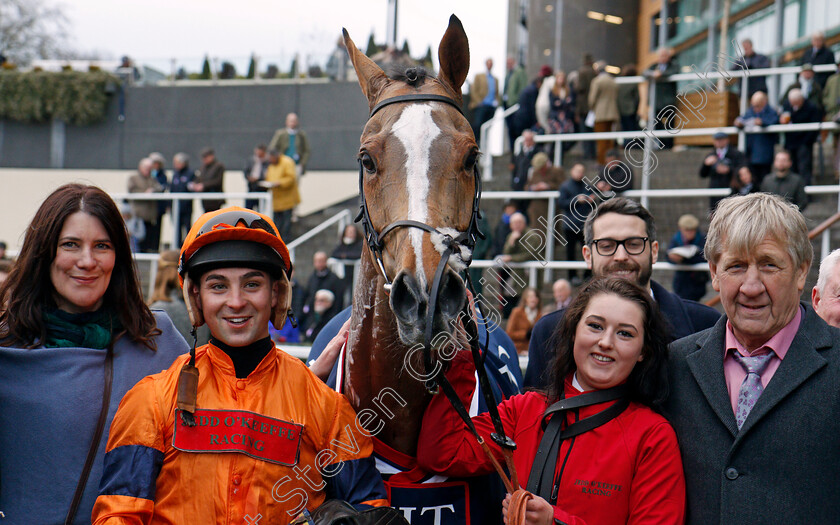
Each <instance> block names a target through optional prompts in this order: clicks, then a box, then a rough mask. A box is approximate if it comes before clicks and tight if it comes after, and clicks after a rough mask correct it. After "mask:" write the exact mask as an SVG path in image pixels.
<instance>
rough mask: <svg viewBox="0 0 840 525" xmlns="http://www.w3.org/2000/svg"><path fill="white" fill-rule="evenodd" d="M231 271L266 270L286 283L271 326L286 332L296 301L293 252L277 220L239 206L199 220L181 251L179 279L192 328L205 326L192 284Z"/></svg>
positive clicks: (204, 216) (215, 212)
mask: <svg viewBox="0 0 840 525" xmlns="http://www.w3.org/2000/svg"><path fill="white" fill-rule="evenodd" d="M230 267H245V268H254V269H257V270H262V271H264V272H266V273H268V274H269V275H271V277H272V278H274V279H278V280H280V281H281V283H282V284H283V286H281V297H280V300H279V301H278V303H277V308H276V309H275V311H274V313H273V315H272V317H271V322H272V324H273V325H274V327H275V328H277V329H280V328H282V327H283V324H284V323H285V322H286V314H287V312H288V311H289V307H290V305H291V298H292V294H291V290H290V286H289V276H290V275H291V272H292V261H291V259H290V258H289V250H288V248H286V243H284V242H283V239H281V238H280V233H279V232H278V231H277V227H276V226H275V225H274V222H273V221H272V220H271V218H269V217H267V216H266V215H263V214H262V213H258V212H255V211H252V210H248V209H245V208H240V207H237V206H231V207H228V208H223V209H221V210H218V211H213V212H209V213H205V214H204V215H202V216H201V217H199V219H198V220H197V221H196V222H195V224H193V226H192V228H190V232H189V233H188V234H187V238H186V239H185V240H184V244H183V246H182V247H181V255H180V257H179V259H178V275H179V276H180V280H181V288H182V289H183V292H184V300H185V301H186V303H187V310H188V313H189V315H190V321H191V322H192V325H193V326H201V325H202V324H204V318H203V316H202V315H201V311H200V310H199V309H198V308H197V298H196V297H195V294H194V293H193V290H192V288H193V286H191V284H192V281H194V280H197V279H198V278H199V277H200V276H201V275H202V274H204V273H205V272H207V271H209V270H213V269H216V268H230Z"/></svg>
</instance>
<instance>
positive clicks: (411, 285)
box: [391, 272, 426, 324]
mask: <svg viewBox="0 0 840 525" xmlns="http://www.w3.org/2000/svg"><path fill="white" fill-rule="evenodd" d="M391 309H392V310H393V311H394V315H396V316H397V318H398V319H399V320H400V321H403V322H406V323H412V324H414V323H417V322H418V320H420V319H422V317H423V316H425V315H426V301H425V299H423V296H422V293H421V292H420V287H419V286H418V284H417V280H416V279H415V278H414V277H413V276H411V275H410V274H408V273H404V272H403V273H400V274H399V275H397V278H396V279H394V284H393V286H392V287H391Z"/></svg>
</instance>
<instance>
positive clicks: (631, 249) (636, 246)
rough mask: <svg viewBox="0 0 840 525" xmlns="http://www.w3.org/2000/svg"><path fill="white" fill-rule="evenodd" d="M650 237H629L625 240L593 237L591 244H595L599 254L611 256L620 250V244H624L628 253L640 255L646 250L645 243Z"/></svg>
mask: <svg viewBox="0 0 840 525" xmlns="http://www.w3.org/2000/svg"><path fill="white" fill-rule="evenodd" d="M648 239H649V237H628V238H626V239H624V240H623V241H619V240H617V239H593V240H592V242H591V243H590V244H594V245H595V250H596V251H597V252H598V254H599V255H602V256H604V257H609V256H610V255H612V254H614V253H615V251H616V250H618V247H619V246H624V250H625V251H626V252H627V254H628V255H639V254H640V253H642V252H643V251H645V243H647V241H648Z"/></svg>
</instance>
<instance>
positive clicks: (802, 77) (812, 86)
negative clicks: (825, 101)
mask: <svg viewBox="0 0 840 525" xmlns="http://www.w3.org/2000/svg"><path fill="white" fill-rule="evenodd" d="M792 89H799V90H800V91H802V96H803V97H805V100H807V101H808V102H810V103H811V104H813V105H814V107H815V108H817V109H819V110H820V111H822V108H823V105H822V87H820V85H819V84H818V83H817V81H816V79H815V77H814V68H813V67H812V66H811V64H805V65H804V66H802V71H800V72H799V78H798V79H797V80H796V81H794V82H793V83H792V84H791V85H789V86H788V87H787V89H785V94H784V95H782V98H780V99H779V105H780V106H783V105H784V104H785V101H786V100H787V99H788V95H789V94H790V91H791V90H792Z"/></svg>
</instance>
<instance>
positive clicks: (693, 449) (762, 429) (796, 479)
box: [665, 303, 840, 525]
mask: <svg viewBox="0 0 840 525" xmlns="http://www.w3.org/2000/svg"><path fill="white" fill-rule="evenodd" d="M802 305H803V306H804V307H805V316H804V318H803V320H802V324H801V325H800V327H799V331H798V332H797V333H796V336H795V337H794V339H793V342H792V344H791V346H790V349H789V350H788V352H787V354H786V356H785V358H784V360H782V363H781V365H780V366H779V369H778V370H777V371H776V373H775V374H774V375H773V378H772V379H771V380H770V382H769V383H768V384H767V387H766V388H765V390H764V393H763V394H762V395H761V397H760V398H759V399H758V402H757V403H756V405H755V407H754V408H753V409H752V412H750V415H749V416H748V417H747V420H746V421H745V422H744V426H743V427H741V429H740V431H739V430H738V426H737V424H736V423H735V416H734V414H733V412H732V404H731V402H730V399H729V393H728V391H727V388H726V383H725V381H724V375H723V345H724V337H725V330H726V317H722V318H721V319H720V320H719V321H718V322H717V324H715V326H714V327H712V328H710V329H708V330H704V331H703V332H700V333H698V334H694V335H692V336H690V337H687V338H685V339H682V340H680V341H676V342H674V343H672V344H671V347H670V348H671V353H670V361H669V369H668V371H669V376H670V384H671V396H670V398H669V400H668V402H667V405H666V414H665V415H666V417H667V418H668V420H669V421H670V422H671V425H673V427H674V430H675V431H676V432H677V438H678V440H679V442H680V451H681V452H682V460H683V467H684V469H685V481H686V494H687V503H688V522H687V523H689V524H701V523H702V524H703V525H709V524H712V523H721V524H732V523H837V521H838V517H840V484H838V482H837V480H838V479H840V448H838V446H837V436H838V435H840V417H838V414H840V388H838V387H837V385H840V330H838V329H836V328H833V327H831V326H829V325H827V324H826V323H825V322H824V321H823V320H822V319H820V318H819V317H818V316H817V314H816V313H815V312H814V310H813V309H812V308H811V306H810V304H806V303H802Z"/></svg>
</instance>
